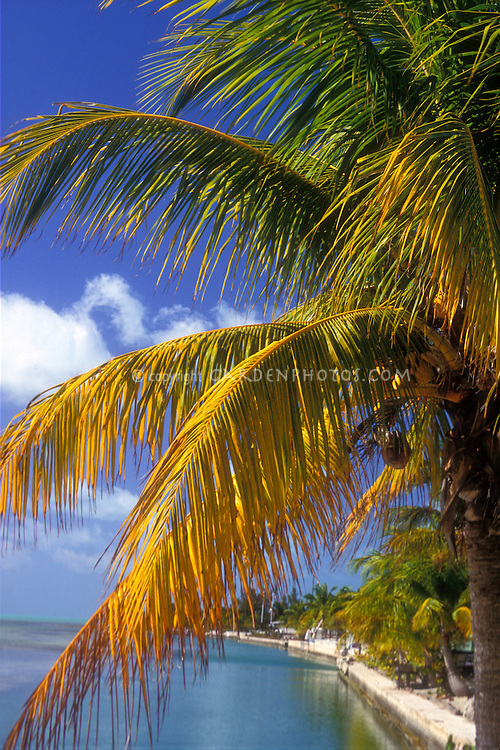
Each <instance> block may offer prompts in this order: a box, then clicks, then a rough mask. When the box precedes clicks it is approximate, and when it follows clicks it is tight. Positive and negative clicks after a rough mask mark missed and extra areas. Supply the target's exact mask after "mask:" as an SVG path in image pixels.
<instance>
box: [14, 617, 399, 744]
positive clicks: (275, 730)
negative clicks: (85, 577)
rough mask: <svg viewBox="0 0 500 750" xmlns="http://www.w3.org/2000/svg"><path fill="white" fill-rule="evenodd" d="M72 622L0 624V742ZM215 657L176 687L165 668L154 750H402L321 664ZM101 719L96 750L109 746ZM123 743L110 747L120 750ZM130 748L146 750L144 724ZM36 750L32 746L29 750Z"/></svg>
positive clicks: (248, 651)
mask: <svg viewBox="0 0 500 750" xmlns="http://www.w3.org/2000/svg"><path fill="white" fill-rule="evenodd" d="M77 629H78V628H77V627H76V626H75V625H70V624H67V623H48V622H33V621H30V622H28V621H22V622H17V621H6V620H2V621H1V623H0V745H1V744H3V741H4V739H5V737H6V735H7V733H8V730H9V728H10V727H11V725H12V724H13V722H14V720H15V719H16V717H17V715H18V713H19V711H20V708H21V706H22V704H23V702H24V701H25V700H26V698H27V697H28V696H29V694H30V693H31V691H32V690H33V688H34V687H35V686H36V684H37V683H38V682H39V680H40V679H41V678H42V677H43V676H44V674H45V672H46V671H47V670H48V669H49V668H50V667H51V666H52V664H53V663H54V661H55V659H56V658H57V656H58V655H59V653H60V652H61V650H62V649H63V648H64V646H65V645H66V644H67V643H68V641H69V640H70V639H71V638H72V637H73V635H74V634H75V633H76V632H77ZM225 657H226V658H225V660H224V661H223V662H220V663H219V662H217V660H216V658H215V657H214V659H213V660H212V662H211V666H210V670H209V675H208V678H207V679H206V680H200V681H197V682H196V683H195V684H194V685H191V684H190V682H189V680H188V685H187V687H186V690H184V686H183V680H182V672H181V670H174V672H175V674H174V679H173V683H172V692H171V698H170V704H169V709H168V713H167V715H166V718H165V721H164V724H163V727H162V731H161V734H160V736H159V738H158V740H157V742H155V743H154V744H153V747H154V748H155V749H156V750H163V749H165V750H254V749H255V750H261V749H262V748H273V750H295V749H297V750H299V748H300V750H305V749H310V750H327V749H328V750H408V747H409V746H408V745H406V743H404V741H403V740H402V739H401V738H400V737H399V735H397V734H395V733H394V732H393V731H392V730H391V729H390V728H389V727H388V725H386V724H385V722H383V721H382V720H381V719H380V718H379V716H378V715H377V714H376V713H375V712H374V711H373V710H372V709H371V708H370V707H369V706H367V705H366V704H365V703H364V701H362V700H361V699H360V698H359V696H358V695H357V694H356V693H355V692H354V691H353V690H352V689H351V688H349V687H348V686H347V685H346V684H345V683H344V682H342V681H341V680H340V678H339V676H338V673H337V671H336V670H335V669H333V668H332V667H331V666H330V665H329V664H323V663H321V662H319V661H316V660H312V659H304V658H303V657H299V656H295V655H293V654H288V653H287V652H286V651H282V650H280V649H274V648H269V647H265V646H256V645H254V644H247V643H236V642H233V641H228V642H227V644H226V647H225ZM107 721H108V719H107V715H106V713H105V712H103V713H102V718H101V719H100V722H101V723H100V730H101V734H100V741H99V745H98V750H108V749H109V748H110V747H111V742H110V726H108V724H107ZM123 746H124V745H123V742H122V744H121V745H120V747H123ZM134 747H136V748H138V750H147V749H149V748H150V743H149V735H148V733H147V730H146V728H145V727H142V728H141V729H140V731H139V738H138V741H137V743H136V744H135V745H134ZM36 750H38V749H36Z"/></svg>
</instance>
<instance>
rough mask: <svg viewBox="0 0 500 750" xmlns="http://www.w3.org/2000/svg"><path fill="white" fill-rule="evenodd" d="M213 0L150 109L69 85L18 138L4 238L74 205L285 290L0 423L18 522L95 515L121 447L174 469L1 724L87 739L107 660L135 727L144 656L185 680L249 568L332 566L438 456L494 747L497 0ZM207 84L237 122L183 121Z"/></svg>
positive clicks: (94, 228)
mask: <svg viewBox="0 0 500 750" xmlns="http://www.w3.org/2000/svg"><path fill="white" fill-rule="evenodd" d="M110 2H111V0H105V1H104V2H103V5H109V4H110ZM160 5H161V3H160ZM199 8H201V9H202V10H203V12H207V13H208V12H209V11H210V13H212V8H216V9H217V8H218V9H219V10H218V16H217V17H215V18H214V17H213V16H212V17H209V16H206V17H205V18H201V20H195V21H193V20H192V17H190V19H189V20H188V19H185V20H186V23H185V24H184V25H183V26H180V27H179V28H178V30H176V31H174V32H173V34H172V36H171V39H170V41H171V42H173V46H170V47H168V49H167V51H161V52H159V53H157V55H154V56H152V57H151V59H150V60H149V68H148V71H147V84H146V89H145V91H146V101H145V106H147V107H148V109H149V111H147V112H146V111H130V110H124V109H118V108H116V107H106V106H101V105H99V106H98V105H91V104H74V103H70V104H68V105H66V107H65V108H61V110H60V112H59V113H58V114H57V115H55V116H50V117H42V118H40V119H38V120H36V121H35V122H34V123H33V124H32V125H30V126H29V127H27V128H25V129H23V130H20V131H17V132H16V133H13V134H12V135H10V136H8V137H7V138H6V139H5V141H4V144H3V159H4V161H3V170H2V178H1V179H2V183H1V184H2V196H3V198H4V201H5V207H6V208H5V216H4V224H3V229H2V239H3V247H4V248H5V251H6V252H7V253H9V252H13V251H15V250H16V249H17V247H18V246H19V245H20V243H21V242H22V240H23V239H25V238H26V237H27V236H29V235H30V234H31V233H32V231H33V230H34V228H35V226H37V224H38V222H39V221H40V220H41V219H43V218H44V217H47V216H48V215H50V214H51V213H52V212H53V211H54V209H55V208H57V207H59V206H61V207H62V208H63V211H64V213H63V219H62V226H61V230H62V232H63V233H67V234H71V233H73V231H74V230H77V229H80V230H81V231H83V232H84V233H85V236H86V238H88V239H90V238H94V239H95V240H97V241H98V242H99V244H100V245H102V246H105V245H108V244H111V243H112V242H115V241H117V240H118V241H120V242H126V241H127V240H129V239H131V238H132V237H134V236H140V233H141V232H143V231H144V230H145V231H146V233H147V237H146V239H145V240H144V244H143V250H144V254H143V257H144V259H148V258H152V257H154V256H155V255H160V257H161V261H162V263H163V262H164V263H165V264H167V265H168V266H169V268H170V269H171V272H172V274H174V275H178V274H182V273H184V272H185V271H186V269H187V268H188V263H189V261H190V260H191V259H193V260H195V262H196V263H197V265H198V268H199V274H198V284H197V289H200V288H201V287H202V286H203V284H204V282H206V280H207V279H208V278H209V277H210V275H211V272H212V270H213V268H214V266H215V265H216V264H217V263H219V262H221V259H223V260H224V262H225V263H226V264H227V268H228V272H227V273H228V276H227V278H228V279H230V280H231V279H237V280H240V279H241V281H242V284H243V287H244V288H245V289H246V291H247V292H248V294H249V295H250V297H251V296H252V295H254V297H255V296H257V295H259V294H262V295H263V296H264V297H265V299H267V301H268V302H269V303H270V304H276V305H279V306H284V307H286V308H287V312H286V314H285V315H283V316H282V317H281V319H279V320H277V321H275V322H273V323H266V324H263V325H261V326H244V327H241V328H235V329H228V330H224V331H215V332H208V333H203V334H200V335H197V336H191V337H184V338H182V339H179V340H177V341H174V342H166V343H164V344H160V345H157V346H154V347H151V348H149V349H146V350H143V351H140V352H133V353H131V354H128V355H125V356H122V357H118V358H115V359H113V360H111V361H110V362H108V363H107V364H105V365H103V366H102V367H100V368H97V369H95V370H93V371H92V372H90V373H86V374H85V375H82V376H81V377H79V378H74V379H72V380H70V381H68V382H67V383H65V384H63V385H62V386H60V387H58V388H57V389H56V390H55V392H54V393H52V394H50V395H45V396H43V397H42V398H40V399H39V400H37V401H34V402H32V403H31V404H30V405H29V406H28V408H27V410H26V411H25V412H23V413H22V414H21V415H20V416H19V418H18V419H17V420H15V421H14V422H13V423H12V424H11V425H10V426H9V427H8V428H7V430H6V431H5V433H4V435H3V438H2V446H1V457H0V461H1V463H0V471H1V476H2V481H3V485H2V494H1V496H0V497H1V500H0V510H1V512H2V514H3V517H4V519H5V529H6V530H7V529H9V528H13V529H14V531H15V532H17V531H18V528H19V527H20V526H22V524H23V522H24V518H25V514H26V512H27V509H28V508H31V509H32V511H33V515H34V516H35V517H38V515H39V514H40V513H42V510H40V508H39V503H40V502H41V504H42V508H43V513H44V514H49V513H51V514H54V513H55V514H56V517H57V518H60V517H63V516H64V513H65V512H66V513H68V514H69V515H72V514H73V513H76V512H77V509H78V508H79V503H78V499H77V498H78V496H79V492H80V490H81V488H82V486H84V487H85V488H88V490H89V493H90V496H91V499H92V498H93V497H94V496H95V494H96V492H97V489H98V486H99V484H100V483H104V484H106V485H107V486H112V485H113V484H114V483H115V482H116V480H117V478H118V477H119V476H121V475H122V474H123V472H124V467H125V455H126V452H127V448H128V446H129V444H130V442H131V443H132V446H133V453H134V454H135V457H136V458H137V459H138V460H139V459H140V458H141V457H142V456H146V457H148V458H149V459H150V460H151V462H152V464H153V470H152V472H151V474H150V475H149V478H148V481H147V483H146V486H145V487H144V490H143V492H142V493H141V496H140V498H139V501H138V504H137V505H136V507H135V508H134V510H133V511H132V512H131V514H130V515H129V517H128V518H127V520H126V521H125V523H124V526H123V528H122V534H121V537H120V540H119V542H118V545H117V548H116V551H115V555H114V558H113V563H112V570H113V571H114V572H115V574H116V575H117V581H116V588H115V590H114V591H113V592H112V593H111V594H110V596H109V597H108V599H106V601H105V602H104V604H103V605H102V606H101V607H100V609H99V610H98V611H97V613H96V614H95V615H94V617H93V618H92V619H91V620H90V621H89V623H87V625H86V626H85V627H84V628H83V629H82V631H81V632H80V634H79V635H78V636H77V638H76V639H75V640H74V641H73V642H72V644H71V645H70V646H69V647H68V649H67V650H66V651H65V652H64V654H63V655H62V656H61V658H60V659H59V660H58V662H57V664H56V665H55V667H54V668H53V669H52V670H51V672H50V673H49V675H48V676H47V678H46V679H45V680H44V682H43V683H42V684H41V686H40V687H39V688H38V690H37V691H36V692H35V693H34V694H33V696H32V697H31V698H30V701H29V703H28V705H27V707H26V709H25V711H24V712H23V715H22V717H21V719H20V721H19V723H18V724H17V726H16V727H15V728H14V730H13V733H12V734H11V737H10V739H9V741H8V743H7V747H12V746H13V745H14V743H15V741H16V740H17V739H19V740H20V742H21V745H23V746H24V747H28V746H30V744H31V746H37V747H42V746H47V743H51V744H57V742H58V741H62V740H63V739H64V737H65V733H66V732H67V731H68V730H67V729H66V727H67V726H68V724H67V722H69V726H72V727H74V731H75V733H76V735H78V733H79V727H81V722H82V712H83V711H86V710H87V709H88V708H89V706H90V710H92V707H94V708H96V706H97V696H98V695H99V686H100V684H101V683H100V678H101V677H106V678H107V679H108V680H109V681H110V684H111V695H112V697H113V698H117V695H118V692H120V689H119V688H118V684H123V700H124V707H125V719H124V720H125V724H126V725H127V727H129V725H130V723H131V722H132V721H133V719H134V715H135V714H134V711H133V710H131V707H134V708H137V707H138V705H139V703H140V701H139V700H136V701H135V702H133V701H131V695H132V694H133V692H134V690H135V688H136V687H137V685H138V684H139V685H140V686H142V687H141V689H142V694H143V696H148V697H146V698H145V699H146V701H148V700H149V694H148V693H147V688H146V685H147V673H148V670H150V669H152V670H153V674H154V675H155V677H157V679H158V680H159V681H160V683H161V684H163V685H166V684H167V683H168V678H169V674H170V670H171V665H172V660H173V658H174V653H175V652H176V649H177V648H180V650H181V652H182V651H183V649H184V648H186V647H189V645H190V644H192V643H194V642H196V643H198V645H199V648H200V652H199V655H200V658H201V660H202V661H204V660H205V659H206V654H207V651H206V648H207V646H206V644H207V641H206V632H207V630H214V629H215V630H220V628H221V623H222V618H223V611H224V608H227V607H235V606H236V602H237V593H238V590H239V587H240V586H242V587H243V590H244V592H245V593H246V594H247V595H248V596H249V595H250V591H251V590H252V588H255V589H256V590H258V591H260V592H261V594H262V595H266V596H268V597H269V595H270V594H271V595H272V594H273V593H274V592H273V589H274V588H276V589H279V588H281V589H282V588H283V587H284V586H285V584H286V581H287V579H294V578H296V577H298V576H299V573H300V570H299V567H298V559H299V557H301V558H302V559H303V560H304V561H305V564H306V565H308V566H311V567H313V566H314V563H315V560H316V558H317V555H318V554H319V553H320V551H321V550H322V546H323V543H324V542H325V541H327V542H328V543H330V542H331V541H332V540H335V538H337V537H338V535H339V534H341V533H343V537H342V544H345V545H347V544H348V543H349V541H350V540H352V539H353V538H354V536H355V535H356V534H357V533H358V532H359V530H361V529H363V528H366V526H367V525H370V524H373V521H374V520H375V521H378V522H379V523H383V522H384V519H385V518H386V514H387V508H388V507H389V505H390V504H391V503H394V502H396V501H397V498H398V497H401V496H403V495H404V494H405V493H406V492H407V491H410V490H411V489H412V488H413V487H415V486H421V485H422V483H423V482H424V481H426V480H430V483H431V485H432V486H433V490H434V491H437V489H438V487H439V486H441V487H442V524H443V528H444V530H445V532H446V533H447V535H448V536H449V538H450V543H451V544H453V539H452V536H453V535H452V531H453V519H454V516H455V514H457V513H458V514H459V515H460V517H461V518H462V519H463V522H464V525H465V535H466V540H467V549H468V559H469V566H470V590H471V608H472V626H473V631H474V640H475V683H476V725H477V745H476V746H477V748H478V750H491V748H498V747H499V746H500V714H499V712H498V711H497V710H496V709H497V702H498V695H499V694H500V640H499V639H500V635H499V634H500V575H499V568H500V534H499V533H498V532H499V530H500V520H499V512H498V503H499V498H500V443H499V432H498V429H499V427H498V425H499V418H500V399H499V393H498V379H499V374H500V358H499V357H498V349H499V344H500V230H499V225H498V216H499V213H500V180H499V165H500V159H499V152H500V148H499V129H500V118H499V101H500V76H499V73H498V70H499V65H500V49H499V40H500V33H499V32H500V13H499V12H498V6H497V4H495V3H494V4H489V5H488V4H486V5H485V4H483V5H475V4H474V3H473V2H472V1H471V0H435V1H433V2H432V3H431V2H428V1H427V0H418V1H417V2H415V1H414V0H412V2H409V1H408V0H368V1H367V2H366V1H363V2H360V0H341V2H335V3H332V2H326V1H325V0H301V1H300V2H298V1H297V0H290V1H289V2H287V3H282V2H277V1H275V0H262V1H260V0H257V1H256V2H255V3H254V4H252V5H249V4H248V3H246V2H245V1H244V0H233V2H229V3H221V4H220V5H218V4H217V3H215V2H210V1H209V2H203V3H201V4H200V6H199ZM215 12H217V10H216V11H215ZM190 24H191V25H190ZM200 104H205V105H207V106H208V107H209V108H210V107H213V108H214V110H215V111H216V112H217V116H219V117H220V125H219V130H212V129H210V128H207V127H202V126H201V125H196V124H193V123H191V122H189V121H187V120H186V121H184V120H181V119H178V117H179V114H180V113H181V111H183V110H184V111H186V110H187V109H188V108H189V106H190V105H200ZM247 123H250V126H251V127H252V131H251V133H250V134H251V135H252V137H251V138H250V137H246V136H244V135H242V134H241V133H242V132H249V131H245V130H244V126H246V125H247ZM226 129H231V130H232V133H233V134H228V133H227V132H225V130H226ZM234 133H236V134H234ZM200 248H201V255H199V256H197V257H196V256H195V250H196V249H200ZM214 372H220V373H227V374H225V375H224V377H222V378H221V379H220V380H217V379H216V378H214V377H213V373H214ZM158 377H159V378H160V380H158V379H157V378H158ZM165 378H166V380H165ZM166 444H167V447H166ZM380 458H381V459H383V461H384V462H385V466H384V467H383V468H381V462H380ZM369 485H371V488H370V489H366V488H367V487H368V486H369ZM278 593H279V592H278ZM177 637H178V638H179V641H178V642H177V640H176V638H177ZM177 643H178V644H179V645H178V646H177ZM158 665H161V666H160V667H158ZM157 669H159V672H157V671H156V670H157ZM159 694H160V696H163V695H165V694H166V691H163V690H162V689H161V687H160V690H159ZM86 696H87V697H88V696H90V697H91V698H94V699H95V700H94V701H92V700H90V702H89V701H85V700H84V698H85V697H86ZM148 715H149V714H148ZM112 716H113V717H114V716H115V711H114V708H112Z"/></svg>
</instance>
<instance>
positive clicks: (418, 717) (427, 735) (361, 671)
mask: <svg viewBox="0 0 500 750" xmlns="http://www.w3.org/2000/svg"><path fill="white" fill-rule="evenodd" d="M226 636H230V637H238V636H237V635H236V634H233V633H226ZM239 640H241V641H242V642H245V641H247V642H249V643H260V644H262V645H267V646H276V647H278V648H284V647H285V641H281V640H277V639H276V640H275V639H271V638H259V637H255V636H249V635H247V634H245V633H241V634H240V635H239ZM287 648H288V650H289V651H294V652H297V653H301V654H303V655H304V656H318V657H322V658H328V659H333V660H334V661H335V662H336V663H337V665H338V667H339V671H340V673H341V674H342V676H343V677H344V678H345V679H347V680H348V682H349V683H351V684H352V685H355V686H356V687H357V688H358V689H359V690H360V691H361V692H362V693H363V694H364V695H365V696H366V697H367V698H368V700H369V701H370V703H372V704H373V705H374V706H375V707H376V708H377V709H378V710H380V711H381V712H382V713H383V714H385V715H386V716H387V717H388V719H389V720H390V722H391V723H392V724H395V725H396V726H397V727H398V728H399V729H400V730H401V731H402V732H403V733H404V734H405V735H406V736H407V737H408V738H409V739H410V740H411V742H412V744H413V745H414V746H415V747H421V748H425V750H445V749H447V748H454V750H466V749H467V748H473V747H474V743H475V727H474V723H473V722H472V721H469V720H468V719H465V718H464V717H463V716H457V715H455V714H453V713H452V711H450V710H449V708H447V707H444V706H440V705H438V704H437V703H436V702H434V701H432V700H430V699H428V698H426V697H424V696H423V695H420V694H417V693H415V692H412V691H411V690H406V689H404V690H400V689H398V687H397V685H396V683H395V682H393V681H392V680H391V679H389V678H388V677H385V676H384V675H382V674H380V672H377V671H376V670H374V669H369V668H368V667H366V666H365V665H364V664H361V663H360V662H356V661H354V660H352V659H351V660H342V659H339V658H338V656H339V655H338V650H337V644H336V642H334V641H328V640H317V641H299V640H289V641H288V642H287ZM453 743H454V744H453Z"/></svg>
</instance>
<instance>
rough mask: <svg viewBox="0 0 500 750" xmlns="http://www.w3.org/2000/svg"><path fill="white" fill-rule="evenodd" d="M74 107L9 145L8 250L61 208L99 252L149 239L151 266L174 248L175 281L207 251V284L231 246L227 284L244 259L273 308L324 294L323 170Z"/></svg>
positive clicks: (145, 246) (186, 126) (154, 122)
mask: <svg viewBox="0 0 500 750" xmlns="http://www.w3.org/2000/svg"><path fill="white" fill-rule="evenodd" d="M66 106H68V107H70V109H69V111H68V112H62V113H60V114H59V115H56V116H53V117H42V118H40V119H39V121H37V122H35V123H34V124H33V125H31V126H29V127H28V128H24V129H23V130H20V131H17V132H15V133H13V134H12V135H9V136H7V137H6V138H5V139H4V141H3V146H2V166H3V169H2V177H1V183H0V185H1V191H2V192H1V196H2V199H3V201H4V204H5V217H4V224H3V229H2V234H1V242H2V247H3V248H4V250H5V251H6V252H12V251H13V250H14V249H15V248H16V247H17V246H18V245H19V243H21V242H22V241H23V240H24V239H26V238H27V237H28V236H29V235H30V233H31V232H32V231H33V228H34V226H35V225H36V224H37V222H39V221H40V220H41V219H42V218H43V217H48V216H50V215H51V213H52V212H53V211H55V210H56V209H58V208H63V212H64V213H63V216H64V218H63V220H62V224H61V230H60V231H61V233H62V234H68V235H69V234H71V232H72V231H73V230H74V229H75V228H76V226H78V227H80V228H81V229H82V230H84V231H85V239H86V240H90V239H92V238H93V239H95V240H97V241H98V243H99V245H100V247H106V246H107V245H109V244H110V243H112V242H114V241H117V240H120V239H121V241H122V243H123V244H126V243H127V241H129V240H131V239H132V238H133V237H135V236H136V235H139V232H140V233H141V234H140V239H141V248H142V253H143V260H146V259H148V258H149V259H151V258H153V257H154V256H155V255H156V253H157V252H158V250H159V248H160V245H162V243H163V242H164V241H165V246H164V247H163V249H162V253H163V257H162V261H163V263H164V267H165V266H166V265H167V264H169V267H170V270H171V273H172V274H181V273H182V272H183V271H184V270H185V268H186V266H187V264H188V262H189V259H190V258H191V256H192V254H193V252H194V250H195V248H196V247H198V246H199V243H200V242H201V243H203V245H204V247H205V250H204V256H203V258H202V259H201V261H200V263H199V277H198V286H199V285H201V284H203V282H204V281H205V280H207V279H208V278H209V276H210V273H211V270H213V267H214V266H215V265H216V263H217V262H218V261H219V259H220V256H221V253H222V252H223V250H224V248H225V247H228V246H229V247H230V251H229V255H228V257H227V258H226V260H227V265H228V272H227V277H231V276H232V275H233V274H234V273H235V272H236V269H237V267H239V265H240V263H241V257H242V255H243V254H244V253H246V255H245V264H244V265H245V277H244V278H245V282H246V285H247V287H248V290H249V293H250V292H251V290H252V289H253V288H254V287H255V285H257V284H262V283H263V282H264V283H265V284H266V285H267V295H268V298H269V297H271V296H272V293H273V291H275V292H277V293H278V294H279V295H281V294H283V293H285V292H288V291H290V292H295V293H297V292H298V293H301V292H303V291H304V289H305V287H310V286H311V284H310V282H311V279H315V282H314V283H315V285H317V283H318V282H317V278H316V277H317V272H318V271H319V267H320V265H321V259H322V256H323V254H324V245H325V239H326V236H327V227H328V226H329V221H328V220H326V221H325V223H324V225H321V226H320V227H318V225H319V222H320V219H322V218H323V216H324V214H325V212H326V210H327V208H328V207H329V205H330V203H331V198H330V193H329V190H328V184H327V181H325V176H326V175H327V171H325V169H322V172H321V176H320V178H319V180H318V183H316V182H314V181H313V180H311V179H309V177H308V176H307V174H306V171H307V169H306V170H305V169H304V168H302V167H300V164H298V160H297V159H295V164H296V167H297V168H295V167H294V166H292V162H290V161H289V162H285V161H283V160H282V159H277V158H276V157H274V156H272V154H271V153H270V149H269V147H268V145H267V144H260V143H259V142H257V141H255V140H254V141H250V140H249V139H245V140H239V139H237V138H234V137H231V136H228V135H225V134H223V133H219V132H217V131H214V130H211V129H209V128H206V127H203V126H199V125H194V124H192V123H189V122H184V121H182V120H175V119H174V118H169V117H163V116H159V115H149V114H144V113H142V112H133V111H130V110H123V109H117V108H112V107H104V106H97V105H85V104H68V105H66ZM330 172H332V170H331V169H330ZM149 226H150V228H149V229H148V227H149ZM144 235H145V236H144ZM240 270H241V269H240Z"/></svg>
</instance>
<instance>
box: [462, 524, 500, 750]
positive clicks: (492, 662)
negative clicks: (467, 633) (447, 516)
mask: <svg viewBox="0 0 500 750" xmlns="http://www.w3.org/2000/svg"><path fill="white" fill-rule="evenodd" d="M465 531H466V539H467V556H468V560H469V567H470V593H471V611H472V631H473V636H474V687H475V700H474V713H475V721H476V750H499V748H500V536H499V535H498V534H494V533H493V534H491V533H490V534H489V533H488V524H487V523H485V521H484V520H476V521H467V523H466V529H465Z"/></svg>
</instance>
